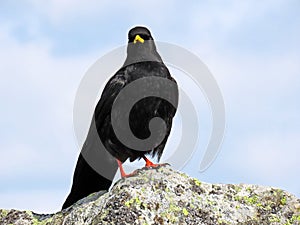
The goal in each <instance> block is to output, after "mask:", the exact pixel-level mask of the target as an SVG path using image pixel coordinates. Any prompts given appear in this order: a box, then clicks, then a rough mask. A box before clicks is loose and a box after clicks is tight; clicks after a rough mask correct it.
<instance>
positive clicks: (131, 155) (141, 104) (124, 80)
mask: <svg viewBox="0 0 300 225" xmlns="http://www.w3.org/2000/svg"><path fill="white" fill-rule="evenodd" d="M149 77H155V78H162V79H168V80H169V81H172V82H174V84H175V85H173V86H172V88H170V87H168V86H166V87H160V88H163V89H166V90H167V91H168V93H169V95H170V97H171V98H173V99H174V102H175V105H174V104H171V103H170V102H169V101H167V100H165V99H163V98H160V97H159V96H147V97H145V98H142V99H141V100H139V101H138V102H137V103H136V104H135V105H134V106H133V107H132V109H131V110H130V115H129V125H130V129H131V132H132V133H133V134H134V135H135V136H136V137H137V138H139V139H146V138H148V137H149V136H150V135H151V132H150V130H149V121H150V120H151V119H153V118H155V117H159V118H161V119H163V120H164V122H165V125H166V126H165V134H164V137H163V139H162V141H161V142H160V143H159V144H158V145H155V147H153V148H152V149H145V150H144V151H139V150H135V149H132V148H130V147H128V146H126V145H125V144H123V143H122V142H121V141H120V140H119V139H118V138H117V135H116V134H115V132H114V128H113V126H112V116H111V112H112V107H113V104H114V101H115V100H116V98H117V96H118V94H119V93H120V92H121V90H122V89H124V88H125V87H126V86H127V85H128V84H130V83H132V82H134V81H136V80H138V79H141V78H149ZM155 85H156V84H155ZM157 85H159V84H157ZM177 104H178V87H177V84H176V81H175V80H174V78H172V76H171V74H170V72H169V70H168V68H167V67H166V65H165V64H164V63H163V61H162V59H161V57H160V55H159V54H158V52H157V50H156V46H155V43H154V40H153V37H152V36H151V33H150V31H149V30H148V29H147V28H146V27H141V26H137V27H134V28H132V29H131V30H130V31H129V33H128V46H127V58H126V60H125V63H124V65H123V66H122V68H121V69H119V70H118V71H117V72H116V73H115V75H114V76H113V77H111V78H110V80H109V81H108V82H107V84H106V86H105V87H104V90H103V92H102V95H101V98H100V100H99V101H98V104H97V105H96V108H95V111H94V115H93V119H92V122H91V126H90V130H89V132H88V135H87V138H86V140H85V143H84V145H83V147H82V150H81V153H80V155H79V158H78V161H77V164H76V168H75V172H74V176H73V184H72V188H71V192H70V194H69V195H68V197H67V199H66V201H65V203H64V204H63V207H62V208H63V209H65V208H67V207H69V206H71V205H72V204H73V203H75V202H76V201H78V200H79V199H81V198H83V197H86V196H88V195H89V194H91V193H93V192H97V191H100V190H108V189H109V187H110V185H111V183H112V180H113V177H114V175H115V173H116V171H117V169H118V166H119V168H120V172H121V176H122V177H126V176H128V175H126V174H125V172H124V170H123V168H122V163H123V162H125V161H126V160H127V159H129V160H130V161H131V162H132V161H134V160H136V159H141V158H143V159H144V160H145V162H146V167H155V166H157V164H154V163H152V162H151V161H150V160H149V159H147V158H146V155H151V156H153V157H154V156H156V157H157V159H158V161H159V160H160V158H161V155H162V153H163V150H164V147H165V145H166V142H167V139H168V137H169V134H170V131H171V126H172V120H173V117H174V115H175V112H176V107H177ZM157 132H161V131H160V130H157ZM99 141H101V142H102V143H103V145H104V146H105V149H106V151H107V152H109V153H110V156H113V157H111V158H114V160H111V158H110V157H106V156H104V155H105V154H106V152H102V153H99V152H97V151H98V146H99ZM97 142H98V144H97ZM104 153H105V154H104ZM91 161H93V162H94V164H93V162H91ZM91 164H93V165H97V164H98V165H99V164H106V167H105V168H106V170H108V172H109V174H110V177H109V179H108V178H107V176H103V174H102V175H101V174H100V173H98V172H96V171H95V170H94V169H95V167H94V166H92V165H91Z"/></svg>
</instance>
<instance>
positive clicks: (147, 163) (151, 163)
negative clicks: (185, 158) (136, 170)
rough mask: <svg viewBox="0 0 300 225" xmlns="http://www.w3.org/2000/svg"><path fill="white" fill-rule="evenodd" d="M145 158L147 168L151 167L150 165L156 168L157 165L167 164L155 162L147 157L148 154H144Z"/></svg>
mask: <svg viewBox="0 0 300 225" xmlns="http://www.w3.org/2000/svg"><path fill="white" fill-rule="evenodd" d="M143 159H144V160H145V162H146V164H145V167H147V168H149V167H152V168H156V167H159V166H162V165H165V164H155V163H153V162H151V161H150V160H149V159H147V157H146V156H144V157H143Z"/></svg>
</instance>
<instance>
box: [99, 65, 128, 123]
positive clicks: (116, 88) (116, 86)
mask: <svg viewBox="0 0 300 225" xmlns="http://www.w3.org/2000/svg"><path fill="white" fill-rule="evenodd" d="M127 83H128V81H127V80H126V78H125V76H124V73H123V71H122V70H121V71H118V72H117V73H116V74H115V75H114V76H113V77H112V78H111V79H110V80H109V81H108V82H107V84H106V85H105V87H104V89H103V92H102V95H101V98H100V100H99V101H98V104H97V106H96V108H95V120H96V121H101V120H104V119H105V118H106V117H107V116H108V115H109V114H110V112H111V108H112V105H113V103H114V101H115V99H116V97H117V96H118V94H119V93H120V91H121V90H122V88H123V87H124V86H125V85H126V84H127ZM96 123H97V122H96ZM98 125H100V124H98V123H97V126H98Z"/></svg>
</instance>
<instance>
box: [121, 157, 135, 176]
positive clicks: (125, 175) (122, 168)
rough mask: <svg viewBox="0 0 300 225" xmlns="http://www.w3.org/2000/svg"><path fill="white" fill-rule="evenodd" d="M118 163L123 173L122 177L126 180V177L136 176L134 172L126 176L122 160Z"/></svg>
mask: <svg viewBox="0 0 300 225" xmlns="http://www.w3.org/2000/svg"><path fill="white" fill-rule="evenodd" d="M117 162H118V166H119V169H120V173H121V177H122V178H124V177H130V176H133V175H134V174H135V172H132V173H129V174H126V173H125V171H124V168H123V166H122V162H121V161H120V160H118V159H117Z"/></svg>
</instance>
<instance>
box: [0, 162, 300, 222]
mask: <svg viewBox="0 0 300 225" xmlns="http://www.w3.org/2000/svg"><path fill="white" fill-rule="evenodd" d="M0 224H42V225H50V224H58V225H59V224H64V225H68V224H70V225H71V224H72V225H75V224H81V225H82V224H94V225H96V224H97V225H98V224H99V225H100V224H103V225H105V224H109V225H111V224H117V225H123V224H124V225H125V224H130V225H133V224H141V225H146V224H149V225H150V224H152V225H154V224H157V225H160V224H199V225H200V224H205V225H210V224H213V225H218V224H219V225H225V224H239V225H243V224H244V225H264V224H266V225H270V224H271V225H277V224H278V225H279V224H280V225H297V224H299V225H300V200H299V199H297V198H296V197H295V196H293V195H291V194H289V193H287V192H285V191H282V190H280V189H275V188H272V187H263V186H257V185H246V184H239V185H233V184H208V183H204V182H200V181H199V180H197V179H194V178H191V177H189V176H187V175H185V174H183V173H180V172H176V171H174V170H172V169H171V168H170V167H169V166H161V167H159V168H156V169H147V168H143V169H140V170H137V172H136V174H135V175H134V176H132V177H129V178H126V179H121V180H119V181H118V182H117V183H116V184H115V185H114V186H113V187H112V189H111V191H110V192H107V193H106V192H103V191H102V192H97V193H94V194H92V195H90V196H88V197H87V198H84V199H82V200H80V201H78V202H77V203H76V204H74V205H73V206H71V207H70V208H68V209H66V210H63V211H61V212H58V213H56V214H54V215H38V214H35V213H32V212H29V211H26V212H25V211H23V212H21V211H16V210H0Z"/></svg>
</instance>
